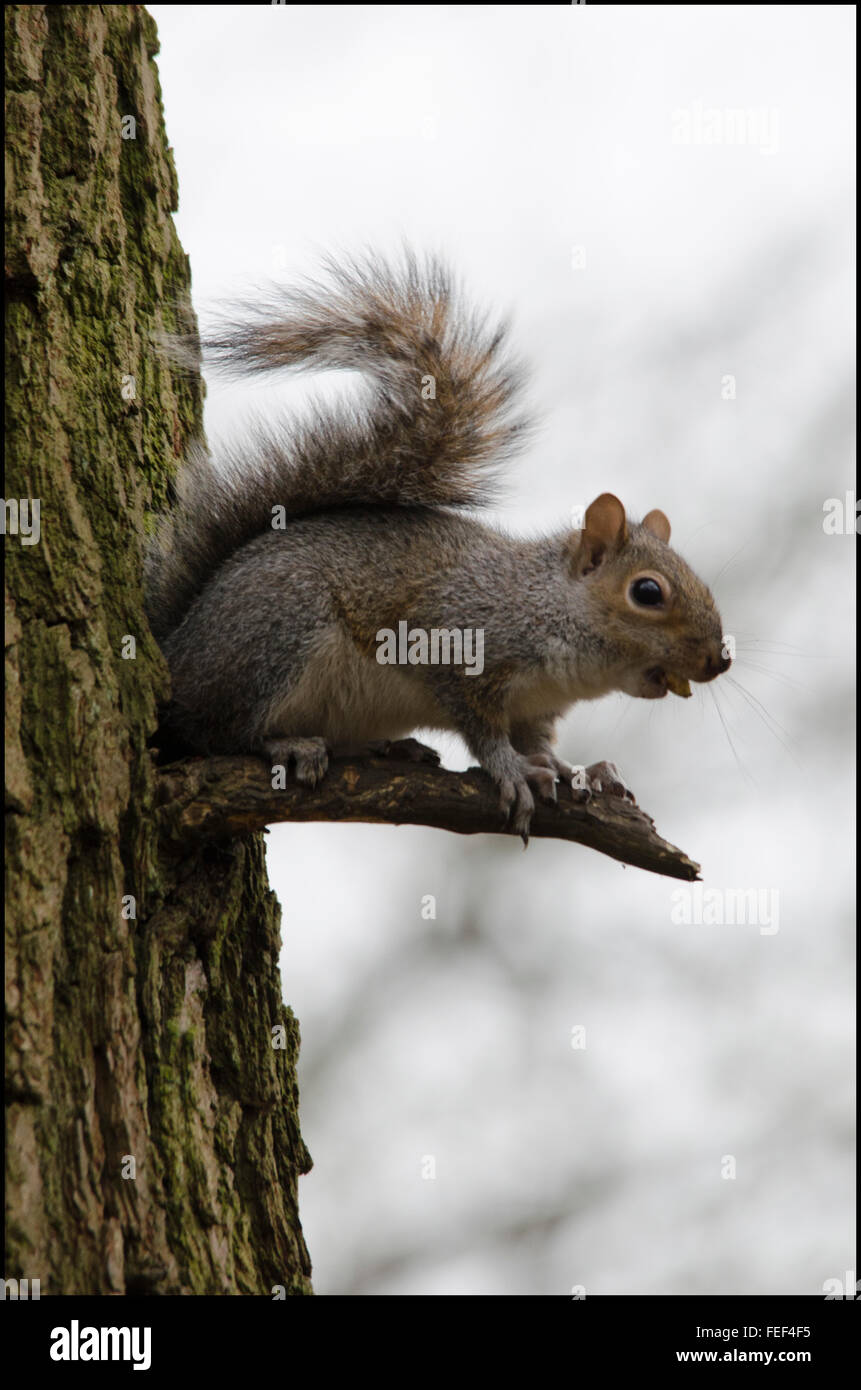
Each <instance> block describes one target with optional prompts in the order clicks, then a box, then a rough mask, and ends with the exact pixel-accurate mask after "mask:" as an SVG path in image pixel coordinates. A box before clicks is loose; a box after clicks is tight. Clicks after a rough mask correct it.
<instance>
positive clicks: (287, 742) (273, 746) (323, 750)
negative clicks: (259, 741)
mask: <svg viewBox="0 0 861 1390" xmlns="http://www.w3.org/2000/svg"><path fill="white" fill-rule="evenodd" d="M263 751H264V752H265V754H266V756H267V758H271V760H272V763H273V765H274V764H275V763H283V765H284V767H288V766H289V764H290V763H291V762H292V763H294V764H295V768H296V781H297V782H301V783H302V784H303V785H304V786H306V787H316V785H317V783H318V782H322V780H323V778H324V777H325V775H326V771H327V769H328V767H329V750H328V748H327V746H326V741H325V739H322V738H270V739H267V740H266V742H265V743H264V744H263Z"/></svg>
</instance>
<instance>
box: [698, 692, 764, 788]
mask: <svg viewBox="0 0 861 1390" xmlns="http://www.w3.org/2000/svg"><path fill="white" fill-rule="evenodd" d="M709 692H710V693H711V697H712V699H713V700H714V706H715V709H716V710H717V713H718V719H719V720H720V722H721V724H722V725H723V731H724V733H725V734H726V741H727V743H728V744H729V746H730V748H731V749H732V755H733V757H734V758H735V760H736V763H737V764H738V767H739V771H740V772H741V775H742V777H744V779H745V781H746V782H750V783H751V785H752V786H754V787H755V786H756V778H755V777H754V776H753V773H752V772H750V771H749V769H748V768H746V767H745V765H744V763H743V762H742V760H741V758H740V757H739V756H738V751H737V749H736V746H735V744H734V743H733V741H732V737H731V735H730V731H729V726H728V724H727V722H726V720H725V719H724V716H723V710H722V709H721V707H720V705H719V704H718V700H717V695H716V694H715V690H714V686H711V685H710V686H709Z"/></svg>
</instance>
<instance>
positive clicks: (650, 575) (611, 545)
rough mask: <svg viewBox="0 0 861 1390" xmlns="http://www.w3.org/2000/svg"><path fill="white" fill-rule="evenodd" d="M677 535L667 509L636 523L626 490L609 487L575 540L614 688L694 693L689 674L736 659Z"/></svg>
mask: <svg viewBox="0 0 861 1390" xmlns="http://www.w3.org/2000/svg"><path fill="white" fill-rule="evenodd" d="M669 539H670V523H669V522H668V520H667V518H666V517H665V516H664V513H663V512H659V511H651V512H649V514H648V516H646V517H644V519H643V521H642V522H640V524H639V525H634V524H629V522H628V521H627V519H626V517H625V508H624V507H623V506H622V503H621V502H620V501H619V499H618V497H614V496H613V494H612V493H609V492H605V493H602V495H601V496H600V497H598V498H596V500H595V501H594V502H593V503H592V505H591V506H590V507H588V508H587V510H586V516H585V520H584V524H583V529H582V531H576V532H574V533H572V535H571V537H570V538H569V544H568V558H569V562H570V565H571V575H572V578H574V579H575V580H576V581H577V583H578V589H579V590H580V593H581V594H588V597H589V608H590V611H591V618H592V621H591V622H590V627H591V628H592V629H593V630H594V631H597V632H600V633H601V635H602V642H601V651H600V655H599V663H600V666H601V667H602V674H604V675H605V676H606V678H607V682H608V683H607V689H612V690H622V691H624V692H625V693H626V694H627V695H637V696H640V698H642V699H644V700H658V699H660V698H661V697H662V696H664V695H666V693H667V691H668V690H671V691H673V693H674V694H676V695H690V693H691V690H690V685H689V684H688V682H689V681H710V680H714V678H715V676H719V675H720V674H721V672H722V671H726V670H728V668H729V665H730V659H729V657H728V656H725V655H724V651H723V645H724V644H723V634H722V631H721V620H720V614H719V613H718V611H717V608H716V607H715V603H714V599H713V598H712V596H711V594H710V593H709V590H708V589H707V588H706V586H705V584H703V582H702V580H701V579H698V578H697V576H696V575H695V574H694V572H693V570H692V569H690V567H689V566H688V565H686V564H685V562H684V560H683V559H682V558H681V556H680V555H677V554H676V552H675V551H674V550H672V549H671V548H670V545H669ZM605 637H606V644H605V643H604V640H603V639H604V638H605Z"/></svg>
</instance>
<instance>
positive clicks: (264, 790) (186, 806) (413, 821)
mask: <svg viewBox="0 0 861 1390" xmlns="http://www.w3.org/2000/svg"><path fill="white" fill-rule="evenodd" d="M159 781H160V796H159V800H160V803H161V809H160V812H159V814H160V817H161V832H162V836H163V838H164V840H165V841H166V842H167V844H168V845H173V846H174V847H175V848H181V847H182V846H184V845H187V844H188V843H189V842H190V841H193V840H195V839H198V838H204V839H225V838H229V837H231V836H236V835H247V834H250V833H251V832H252V831H255V830H262V829H263V827H264V826H266V825H273V824H276V823H278V822H281V821H370V822H374V823H378V824H389V825H428V826H434V827H436V828H437V829H439V830H451V831H454V832H455V833H457V834H459V835H477V834H507V833H511V832H510V831H509V830H508V828H507V826H506V825H505V823H504V821H503V818H502V814H501V812H500V810H499V806H498V804H497V798H496V791H495V789H494V787H493V785H492V783H491V781H490V779H489V778H488V777H487V775H486V774H485V773H483V772H481V771H480V770H479V769H477V768H473V769H470V771H469V772H446V771H445V770H444V769H443V768H439V767H433V766H431V765H429V764H426V763H415V762H405V761H402V760H400V759H395V758H391V757H362V758H356V757H349V758H342V759H340V758H336V759H333V760H332V761H331V762H330V764H329V771H328V773H327V775H326V777H325V778H324V779H323V781H322V782H321V783H320V785H319V786H318V787H316V788H314V789H313V790H311V789H310V788H308V787H303V786H300V785H299V783H297V782H296V781H295V780H294V779H293V778H292V776H290V777H289V779H288V784H287V786H286V787H285V788H284V789H283V790H274V789H273V787H272V783H271V775H270V771H269V769H268V768H267V766H266V764H265V763H264V762H263V760H262V759H259V758H250V757H216V758H193V759H188V760H186V761H183V762H179V763H173V764H171V765H170V766H168V767H166V768H164V769H163V770H162V771H161V773H160V777H159ZM530 836H532V837H534V838H536V839H543V838H548V839H556V840H572V841H574V842H576V843H578V844H582V845H587V846H588V847H589V848H590V849H596V850H598V851H599V852H600V853H601V854H607V855H609V856H610V857H611V858H612V859H618V860H621V862H622V863H623V864H632V865H634V866H635V867H637V868H640V869H648V870H650V871H651V872H652V873H656V874H665V875H666V876H667V877H669V878H680V879H688V880H692V879H696V878H698V877H699V865H698V864H695V863H694V862H693V860H691V859H689V858H688V856H687V855H686V854H684V853H683V852H682V850H680V849H677V848H676V847H675V845H671V844H669V843H668V842H667V841H666V840H662V839H661V837H660V836H659V835H658V834H657V833H656V831H655V827H654V823H653V821H652V820H651V819H650V817H649V816H648V815H647V814H646V813H645V811H643V810H641V809H640V808H639V807H637V806H632V805H631V804H630V803H629V802H626V801H622V800H620V799H619V798H617V797H613V796H603V795H602V796H596V797H593V798H592V800H591V801H589V802H586V803H585V804H581V803H578V802H575V801H574V799H573V796H572V795H571V794H570V792H569V791H568V790H567V789H566V788H564V787H563V788H561V789H560V796H559V801H558V803H557V805H555V806H552V805H548V804H545V803H542V802H539V803H538V805H537V806H536V810H535V814H534V816H533V818H532V825H531V827H530Z"/></svg>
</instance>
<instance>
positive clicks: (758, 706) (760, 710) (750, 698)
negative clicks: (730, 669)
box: [728, 676, 803, 771]
mask: <svg viewBox="0 0 861 1390" xmlns="http://www.w3.org/2000/svg"><path fill="white" fill-rule="evenodd" d="M728 684H729V685H731V686H732V687H733V689H735V690H737V691H738V693H739V694H740V695H741V696H742V698H743V699H744V700H746V701H747V703H748V704H749V705H750V707H751V709H752V710H753V711H754V712H755V713H756V714H758V715H759V717H760V719H761V720H762V722H763V724H764V725H765V727H766V728H767V729H768V731H769V733H770V734H771V735H772V736H773V737H774V738H776V739H777V742H778V743H779V744H780V746H781V747H782V748H783V750H784V752H785V753H787V754H788V756H789V757H790V758H791V759H792V761H793V762H794V763H795V766H796V767H797V768H798V770H799V771H802V770H803V769H802V766H801V763H800V762H799V761H798V759H797V758H796V756H795V753H794V752H793V749H792V747H791V743H792V735H791V734H790V733H789V730H788V729H784V727H783V725H782V724H781V723H780V722H779V721H778V720H777V719H775V717H774V715H773V714H771V712H770V711H769V710H767V709H766V707H765V705H764V704H763V703H762V701H761V700H758V699H757V697H756V696H755V695H753V694H752V693H751V692H750V691H749V690H747V689H745V687H744V686H743V685H742V684H741V682H740V681H738V680H735V679H734V678H733V677H731V676H730V677H729V678H728ZM778 729H779V730H780V732H781V733H783V734H786V739H788V740H789V742H787V741H786V739H782V738H781V737H780V734H779V733H778V732H777V730H778Z"/></svg>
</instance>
